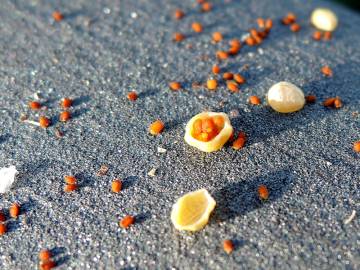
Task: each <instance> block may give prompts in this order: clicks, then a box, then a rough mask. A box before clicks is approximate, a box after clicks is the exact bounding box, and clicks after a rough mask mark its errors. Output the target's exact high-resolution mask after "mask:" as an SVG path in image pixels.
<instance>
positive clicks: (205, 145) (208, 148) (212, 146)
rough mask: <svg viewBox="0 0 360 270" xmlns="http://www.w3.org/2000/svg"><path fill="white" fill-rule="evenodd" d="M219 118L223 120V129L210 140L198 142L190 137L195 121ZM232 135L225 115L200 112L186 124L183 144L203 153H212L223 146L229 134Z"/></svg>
mask: <svg viewBox="0 0 360 270" xmlns="http://www.w3.org/2000/svg"><path fill="white" fill-rule="evenodd" d="M215 116H221V117H222V118H223V119H224V127H223V128H222V130H221V131H220V132H219V134H217V135H216V136H215V137H214V138H213V139H212V140H210V141H208V142H203V141H199V140H197V139H196V138H194V137H193V136H192V131H193V126H194V122H195V121H196V120H197V119H204V118H208V117H215ZM232 133H233V127H232V126H231V123H230V120H229V117H228V116H227V115H226V113H217V112H202V113H199V114H197V115H195V116H194V117H193V118H191V119H190V121H189V122H188V123H187V124H186V128H185V136H184V139H185V142H186V143H187V144H189V145H191V146H193V147H195V148H197V149H199V150H201V151H203V152H213V151H217V150H219V149H221V148H222V147H223V146H224V144H225V143H226V142H227V141H228V140H229V138H230V137H231V134H232Z"/></svg>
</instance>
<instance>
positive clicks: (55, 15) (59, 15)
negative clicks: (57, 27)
mask: <svg viewBox="0 0 360 270" xmlns="http://www.w3.org/2000/svg"><path fill="white" fill-rule="evenodd" d="M52 17H53V19H54V20H55V21H56V22H60V21H62V20H63V19H64V15H63V14H62V13H61V12H60V11H54V12H53V13H52Z"/></svg>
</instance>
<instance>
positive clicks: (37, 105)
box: [29, 101, 41, 110]
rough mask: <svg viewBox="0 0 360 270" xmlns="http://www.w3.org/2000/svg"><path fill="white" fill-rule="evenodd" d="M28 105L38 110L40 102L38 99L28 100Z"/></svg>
mask: <svg viewBox="0 0 360 270" xmlns="http://www.w3.org/2000/svg"><path fill="white" fill-rule="evenodd" d="M29 107H30V109H32V110H39V109H40V108H41V104H40V102H38V101H30V102H29Z"/></svg>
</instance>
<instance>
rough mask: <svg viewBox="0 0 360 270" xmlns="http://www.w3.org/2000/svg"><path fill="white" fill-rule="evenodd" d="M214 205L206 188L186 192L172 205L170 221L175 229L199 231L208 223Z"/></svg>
mask: <svg viewBox="0 0 360 270" xmlns="http://www.w3.org/2000/svg"><path fill="white" fill-rule="evenodd" d="M215 206H216V202H215V200H214V199H213V198H212V197H211V195H210V194H209V192H208V191H207V190H206V189H199V190H196V191H193V192H189V193H186V194H185V195H183V196H182V197H181V198H179V199H178V200H177V202H176V203H175V204H174V205H173V208H172V211H171V221H172V223H173V225H174V227H175V228H176V229H177V230H184V231H193V232H194V231H199V230H201V229H202V228H204V227H205V225H206V224H207V223H208V221H209V217H210V214H211V212H212V211H213V210H214V208H215Z"/></svg>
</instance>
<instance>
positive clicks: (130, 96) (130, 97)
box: [127, 91, 138, 101]
mask: <svg viewBox="0 0 360 270" xmlns="http://www.w3.org/2000/svg"><path fill="white" fill-rule="evenodd" d="M127 98H128V100H130V101H135V100H137V98H138V94H137V93H136V92H135V91H131V92H129V93H128V94H127Z"/></svg>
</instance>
